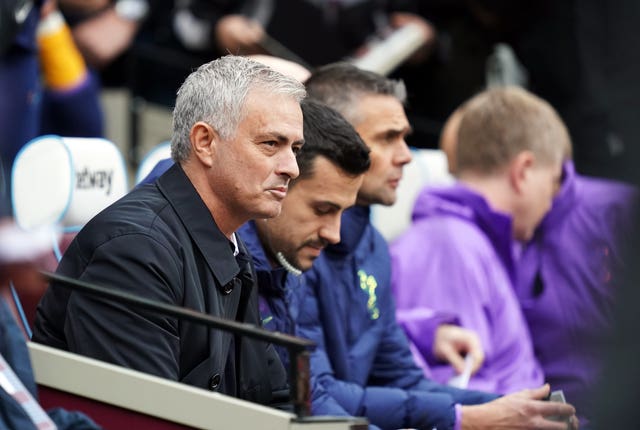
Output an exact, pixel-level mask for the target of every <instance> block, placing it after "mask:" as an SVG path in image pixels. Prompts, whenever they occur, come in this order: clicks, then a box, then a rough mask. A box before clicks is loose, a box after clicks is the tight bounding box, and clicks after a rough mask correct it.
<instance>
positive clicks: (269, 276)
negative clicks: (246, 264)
mask: <svg viewBox="0 0 640 430" xmlns="http://www.w3.org/2000/svg"><path fill="white" fill-rule="evenodd" d="M238 234H239V235H240V237H241V238H242V240H243V242H244V243H245V245H246V246H247V249H248V251H249V254H251V258H252V260H253V265H254V266H255V268H256V272H257V275H258V289H259V290H260V294H262V295H268V296H272V295H277V296H281V297H285V296H286V294H287V287H286V282H287V271H286V270H285V269H284V268H283V267H272V266H271V263H270V262H269V259H268V258H267V254H266V253H265V250H264V247H263V246H262V243H261V242H260V238H259V237H258V230H257V229H256V224H255V222H254V221H249V222H247V223H245V224H243V225H242V226H241V227H240V228H239V229H238Z"/></svg>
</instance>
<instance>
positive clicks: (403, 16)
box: [389, 12, 436, 63]
mask: <svg viewBox="0 0 640 430" xmlns="http://www.w3.org/2000/svg"><path fill="white" fill-rule="evenodd" d="M389 23H390V24H391V27H392V28H394V29H397V28H400V27H403V26H405V25H407V24H416V25H418V26H419V27H420V29H421V30H422V32H423V33H424V38H425V39H424V40H425V42H424V44H423V45H422V47H421V48H419V49H418V50H417V51H416V52H415V53H414V54H413V55H412V56H411V58H410V59H409V61H410V62H413V63H420V62H423V61H425V60H426V59H427V58H428V57H429V54H431V48H432V47H433V45H434V43H435V39H436V30H435V28H434V27H433V26H432V25H431V24H430V23H429V22H428V21H427V20H425V19H423V18H422V17H420V16H418V15H414V14H412V13H406V12H395V13H393V14H391V16H390V17H389Z"/></svg>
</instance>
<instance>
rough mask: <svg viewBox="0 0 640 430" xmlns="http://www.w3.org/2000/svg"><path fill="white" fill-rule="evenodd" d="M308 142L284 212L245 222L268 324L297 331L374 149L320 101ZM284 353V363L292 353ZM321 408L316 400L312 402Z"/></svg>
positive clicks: (306, 112) (309, 109) (312, 105)
mask: <svg viewBox="0 0 640 430" xmlns="http://www.w3.org/2000/svg"><path fill="white" fill-rule="evenodd" d="M302 112H303V117H304V139H305V145H304V147H303V148H302V149H301V150H300V151H299V152H298V154H297V156H296V158H297V161H298V167H299V169H300V176H298V178H297V179H296V180H294V181H292V182H291V184H290V191H289V193H288V195H287V197H286V198H285V199H284V201H283V203H282V211H281V213H280V215H278V216H277V217H275V218H272V219H256V220H254V221H250V222H248V223H247V224H245V225H243V226H242V227H241V228H240V230H239V233H240V236H241V237H242V239H243V240H244V241H245V243H246V244H247V248H248V249H249V252H250V253H251V255H252V257H253V261H254V264H255V266H256V271H257V273H258V288H259V294H260V310H261V316H262V320H263V323H264V326H265V327H266V328H269V329H273V330H277V331H280V332H284V333H290V334H295V333H296V329H295V317H296V316H297V312H298V307H299V304H300V297H301V295H303V294H304V285H303V284H302V283H301V277H300V274H301V273H302V272H303V271H306V270H309V269H310V268H311V266H312V264H313V262H314V260H315V259H316V258H317V257H318V256H319V255H320V252H321V251H322V250H323V249H324V248H325V247H326V246H327V245H331V244H336V243H338V242H339V241H340V216H341V215H342V213H343V211H344V210H345V209H346V208H347V207H349V206H352V205H353V204H354V203H355V198H356V193H357V191H358V188H359V187H360V185H361V184H362V177H363V174H364V172H365V171H366V170H367V169H368V168H369V164H370V160H369V149H368V148H367V146H366V145H365V144H364V142H362V139H360V137H359V136H358V133H356V131H355V130H354V129H353V127H352V126H351V125H350V124H349V123H348V122H347V121H346V120H344V119H343V118H342V117H341V116H340V115H339V114H338V113H337V112H335V111H334V110H333V109H331V108H329V107H327V106H324V105H322V104H320V103H318V102H313V101H304V102H303V103H302ZM279 352H281V358H282V360H283V362H287V361H288V357H287V354H286V353H285V352H284V351H279ZM312 406H313V407H314V411H315V412H317V406H318V405H317V404H316V402H312Z"/></svg>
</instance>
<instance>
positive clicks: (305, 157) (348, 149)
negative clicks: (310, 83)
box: [296, 99, 371, 180]
mask: <svg viewBox="0 0 640 430" xmlns="http://www.w3.org/2000/svg"><path fill="white" fill-rule="evenodd" d="M300 106H301V107H302V115H303V118H304V142H305V143H304V145H303V146H302V148H301V149H300V151H298V154H297V155H296V158H297V160H298V168H299V169H300V176H299V177H298V180H299V179H304V178H307V177H310V176H312V175H313V174H314V173H315V172H314V164H315V163H314V161H315V159H316V158H317V157H319V156H322V157H325V158H326V159H328V160H329V161H331V162H332V163H333V164H334V165H336V166H337V167H339V168H340V170H342V171H343V172H345V173H346V174H348V175H353V176H357V175H360V174H362V173H364V172H366V171H367V169H369V165H370V164H371V160H370V158H369V148H368V147H367V145H365V143H364V142H363V141H362V138H361V137H360V135H359V134H358V132H356V130H355V129H354V128H353V126H352V125H351V124H349V122H348V121H347V120H346V119H344V118H343V117H342V116H341V115H340V114H339V113H338V112H336V111H335V110H333V109H331V108H330V107H329V106H326V105H324V104H322V103H320V102H317V101H313V100H306V99H305V100H303V101H302V103H300Z"/></svg>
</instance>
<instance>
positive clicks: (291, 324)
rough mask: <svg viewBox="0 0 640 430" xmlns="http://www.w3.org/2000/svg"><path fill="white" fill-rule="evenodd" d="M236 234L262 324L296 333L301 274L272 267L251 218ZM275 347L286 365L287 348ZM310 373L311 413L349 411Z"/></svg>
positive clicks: (301, 294)
mask: <svg viewBox="0 0 640 430" xmlns="http://www.w3.org/2000/svg"><path fill="white" fill-rule="evenodd" d="M238 234H239V235H240V237H241V238H242V240H243V241H244V243H245V245H246V246H247V250H248V251H249V253H250V254H251V256H252V257H253V264H254V266H255V269H256V273H257V276H258V294H259V303H260V317H261V319H262V325H263V327H264V328H266V329H269V330H273V331H279V332H282V333H287V334H291V335H298V334H299V333H298V330H297V329H296V325H295V319H296V317H297V316H298V310H299V308H300V305H301V302H302V300H304V297H305V289H306V286H305V284H304V282H303V280H304V279H303V278H302V277H301V276H295V275H292V274H289V273H288V272H287V271H286V270H285V269H284V268H282V267H277V268H273V267H272V266H271V264H270V263H269V260H268V259H267V256H266V254H265V252H264V248H263V247H262V244H261V243H260V239H259V238H258V234H257V231H256V227H255V223H254V222H253V221H250V222H248V223H246V224H244V225H243V226H242V227H240V229H238ZM276 349H277V351H278V354H279V355H280V359H281V360H282V362H283V363H284V364H285V366H286V368H287V369H288V368H289V367H288V363H289V354H288V352H287V351H286V349H284V348H282V347H276ZM313 354H314V353H312V356H313ZM312 360H313V359H312ZM311 373H312V374H311V410H312V413H313V414H314V415H334V416H348V415H350V414H349V413H347V411H345V410H344V409H343V408H342V407H341V406H340V405H339V404H338V403H337V402H336V401H335V400H334V399H333V398H331V397H330V396H329V395H328V393H327V392H326V390H325V389H324V388H323V387H322V386H321V385H320V384H319V383H318V379H317V378H316V377H315V369H314V368H313V367H311Z"/></svg>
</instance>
